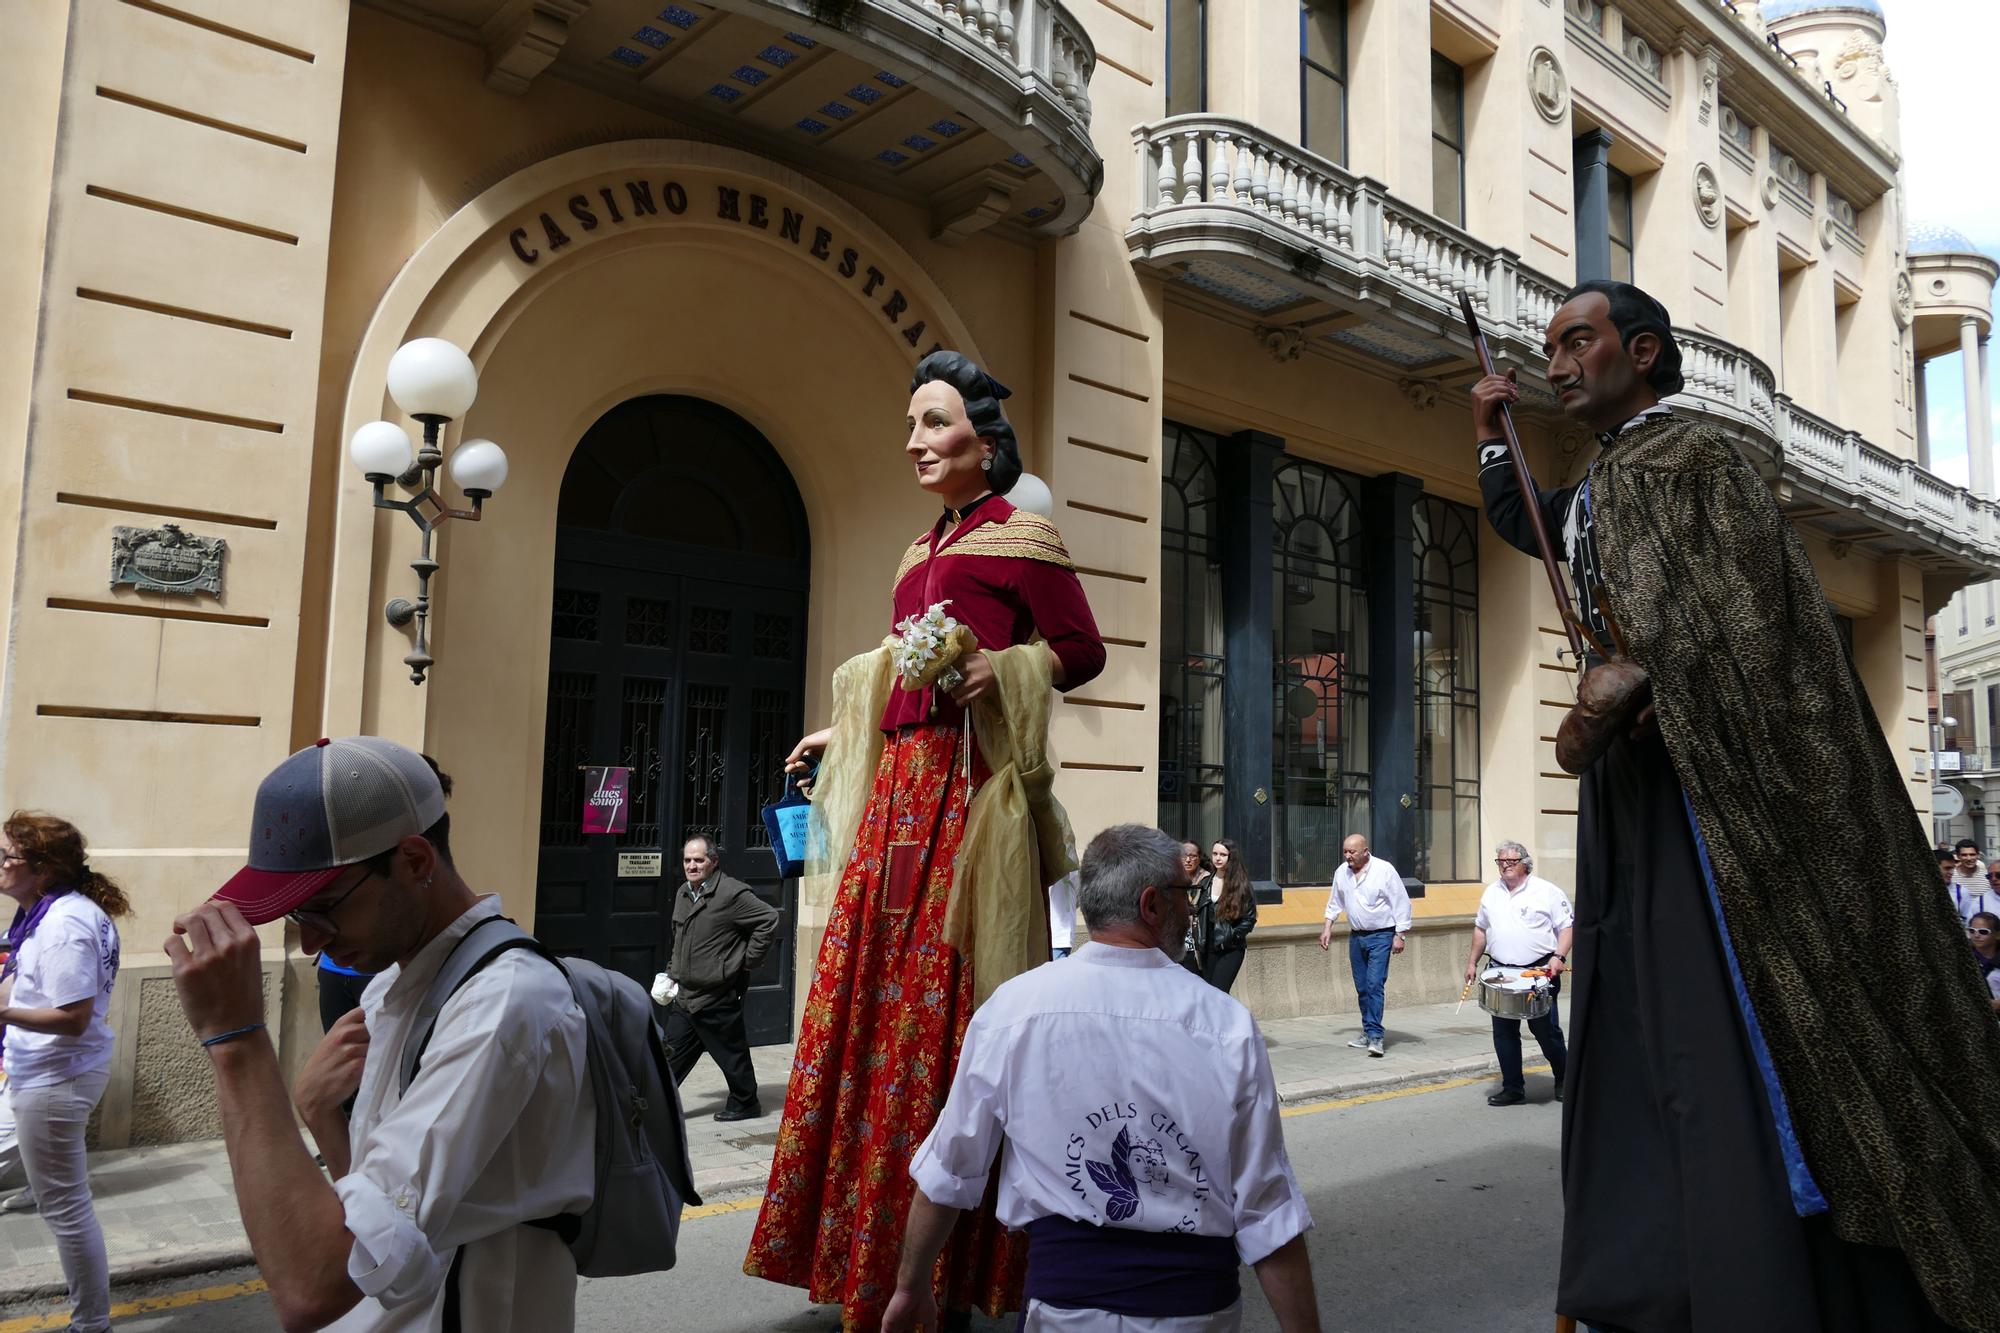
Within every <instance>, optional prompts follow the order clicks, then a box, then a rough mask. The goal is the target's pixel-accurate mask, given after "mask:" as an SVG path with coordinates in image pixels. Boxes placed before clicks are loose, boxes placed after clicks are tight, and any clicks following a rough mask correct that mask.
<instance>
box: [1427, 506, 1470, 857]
mask: <svg viewBox="0 0 2000 1333" xmlns="http://www.w3.org/2000/svg"><path fill="white" fill-rule="evenodd" d="M1410 519H1411V523H1410V529H1411V530H1410V554H1411V558H1412V559H1413V560H1414V561H1415V562H1416V571H1415V572H1416V585H1415V586H1416V630H1417V642H1416V668H1417V680H1416V689H1417V799H1418V801H1419V803H1420V808H1419V810H1418V812H1417V859H1416V865H1415V866H1414V867H1412V869H1411V872H1410V873H1411V874H1413V875H1415V876H1416V877H1417V878H1418V879H1422V880H1430V881H1436V882H1446V881H1453V880H1472V879H1479V878H1481V877H1483V875H1484V867H1483V866H1482V865H1481V864H1480V849H1479V539H1478V535H1477V534H1478V513H1477V511H1475V510H1472V509H1468V508H1467V507H1466V506H1464V505H1459V504H1453V503H1451V502H1450V501H1449V500H1440V499H1438V498H1437V497H1436V496H1430V495H1427V496H1424V497H1423V498H1422V499H1419V500H1418V501H1417V502H1416V504H1415V505H1414V506H1412V509H1411V514H1410Z"/></svg>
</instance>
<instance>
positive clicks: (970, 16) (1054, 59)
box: [908, 0, 1097, 130]
mask: <svg viewBox="0 0 2000 1333" xmlns="http://www.w3.org/2000/svg"><path fill="white" fill-rule="evenodd" d="M908 4H909V6H910V8H912V9H916V10H921V11H922V12H923V13H924V14H925V15H926V16H928V17H929V18H931V19H932V20H934V21H936V22H939V23H943V24H945V25H946V26H947V28H948V29H949V30H950V31H953V32H960V33H964V34H965V35H966V36H967V37H969V38H971V39H972V41H973V42H975V43H977V44H978V45H979V46H980V47H983V48H984V49H985V51H986V52H987V53H988V54H989V55H991V56H994V57H997V58H998V59H1000V60H1001V61H1004V62H1005V63H1007V64H1008V65H1011V66H1013V67H1014V68H1015V69H1017V70H1018V71H1020V73H1021V74H1022V75H1023V76H1025V77H1026V78H1027V79H1028V80H1029V81H1038V82H1040V83H1042V84H1044V85H1046V87H1048V88H1049V89H1051V90H1053V92H1054V94H1055V96H1056V98H1057V99H1058V100H1060V101H1061V102H1062V104H1063V105H1064V106H1066V107H1067V108H1068V109H1069V111H1070V113H1071V114H1073V115H1074V116H1076V118H1077V119H1078V120H1079V121H1080V122H1081V123H1082V125H1083V127H1084V128H1085V129H1086V130H1088V128H1089V126H1090V91H1089V90H1090V76H1091V72H1092V71H1093V70H1094V69H1095V68H1096V65H1097V51H1096V48H1095V47H1093V46H1092V44H1091V41H1090V37H1089V34H1087V33H1086V32H1085V31H1084V28H1083V24H1081V23H1080V22H1078V21H1077V19H1076V16H1075V15H1073V14H1071V13H1070V12H1069V11H1068V10H1067V9H1065V8H1063V6H1062V5H1060V4H1058V3H1055V0H908Z"/></svg>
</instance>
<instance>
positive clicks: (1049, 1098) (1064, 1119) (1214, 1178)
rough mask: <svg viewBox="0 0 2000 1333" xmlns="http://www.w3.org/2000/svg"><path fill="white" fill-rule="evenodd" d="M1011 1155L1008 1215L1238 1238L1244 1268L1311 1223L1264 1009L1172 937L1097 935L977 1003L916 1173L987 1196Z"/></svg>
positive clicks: (936, 1190) (926, 1185)
mask: <svg viewBox="0 0 2000 1333" xmlns="http://www.w3.org/2000/svg"><path fill="white" fill-rule="evenodd" d="M1003 1136H1004V1137H1005V1139H1006V1143H1007V1151H1006V1152H1005V1153H1000V1143H1001V1139H1002V1137H1003ZM996 1154H998V1155H999V1157H1000V1190H999V1200H998V1207H997V1209H996V1212H997V1213H998V1216H999V1218H1000V1220H1001V1221H1002V1222H1004V1223H1006V1224H1007V1225H1008V1226H1009V1227H1016V1228H1018V1227H1023V1226H1026V1225H1027V1224H1028V1223H1029V1222H1032V1221H1033V1220H1035V1219H1036V1218H1038V1217H1067V1218H1073V1219H1075V1220H1078V1221H1082V1222H1088V1223H1090V1224H1092V1225H1095V1226H1123V1227H1129V1228H1131V1229H1133V1230H1135V1231H1154V1232H1159V1231H1180V1232H1185V1233H1187V1234H1190V1235H1197V1236H1232V1237H1234V1238H1235V1241H1236V1252H1237V1254H1238V1255H1239V1256H1240V1257H1241V1258H1242V1260H1243V1262H1244V1263H1246V1264H1254V1263H1256V1262H1257V1261H1258V1260H1260V1259H1262V1258H1264V1257H1265V1256H1267V1255H1269V1254H1270V1253H1271V1252H1272V1251H1274V1250H1276V1249H1277V1248H1278V1247H1279V1246H1281V1245H1283V1244H1284V1243H1285V1242H1287V1241H1289V1240H1291V1239H1292V1238H1293V1237H1294V1236H1297V1235H1299V1234H1301V1233H1303V1232H1305V1231H1307V1230H1310V1229H1311V1227H1312V1214H1311V1213H1310V1212H1309V1211H1308V1210H1307V1208H1306V1200H1305V1194H1304V1192H1303V1191H1301V1190H1300V1189H1299V1182H1298V1179H1297V1177H1295V1176H1294V1175H1293V1174H1292V1163H1291V1159H1290V1158H1288V1157H1287V1156H1286V1155H1285V1136H1284V1131H1283V1129H1282V1127H1281V1124H1280V1122H1279V1120H1278V1090H1277V1085H1276V1084H1275V1083H1273V1081H1272V1079H1271V1060H1270V1056H1269V1055H1268V1054H1267V1053H1266V1051H1265V1049H1264V1038H1263V1034H1262V1033H1260V1032H1259V1031H1258V1030H1257V1022H1256V1020H1255V1019H1253V1018H1251V1017H1250V1011H1249V1010H1248V1009H1245V1008H1244V1007H1243V1006H1242V1005H1241V1004H1240V1003H1238V1002H1237V1001H1235V1000H1233V999H1231V998H1230V997H1229V996H1227V995H1225V994H1224V993H1223V992H1221V991H1219V990H1217V989H1216V988H1215V987H1213V986H1211V985H1209V984H1208V983H1207V982H1205V981H1203V980H1202V979H1201V978H1200V977H1198V976H1196V975H1194V974H1193V973H1192V972H1189V971H1188V970H1187V969H1186V968H1184V967H1182V966H1181V965H1180V964H1178V963H1175V962H1173V961H1172V960H1170V959H1169V958H1168V957H1167V956H1166V955H1165V954H1163V953H1161V952H1160V951H1159V950H1158V949H1125V948H1119V947H1117V946H1115V945H1110V944H1099V943H1097V942H1095V941H1091V942H1089V943H1086V944H1085V945H1083V947H1081V948H1080V949H1078V950H1077V951H1076V952H1075V953H1073V954H1071V955H1070V956H1069V958H1068V959H1066V960H1065V961H1063V962H1061V963H1051V964H1046V965H1044V966H1042V967H1038V968H1035V969H1034V970H1033V971H1031V972H1025V973H1023V974H1022V975H1020V976H1018V977H1015V978H1014V979H1012V980H1011V981H1008V982H1006V983H1005V984H1003V985H1002V986H1001V987H1000V988H999V989H998V990H996V991H994V992H993V996H992V998H991V999H989V1000H987V1002H986V1003H985V1004H983V1005H981V1006H980V1007H979V1008H978V1009H977V1010H976V1011H974V1013H973V1015H972V1021H971V1022H970V1023H968V1024H967V1025H966V1029H965V1046H964V1049H963V1052H962V1053H961V1054H960V1056H959V1060H958V1073H957V1075H956V1077H954V1078H953V1079H952V1082H951V1095H950V1097H949V1098H948V1099H947V1100H946V1101H945V1104H944V1110H943V1111H941V1112H939V1114H938V1120H937V1124H936V1125H935V1126H934V1127H933V1128H932V1130H931V1132H930V1135H929V1136H928V1137H927V1138H925V1139H924V1141H923V1143H922V1144H921V1145H920V1146H919V1147H918V1148H917V1153H916V1156H915V1158H914V1159H912V1161H911V1162H910V1177H911V1179H913V1180H915V1181H916V1183H917V1188H919V1189H921V1190H922V1191H923V1192H924V1196H925V1197H926V1198H928V1199H930V1200H931V1202H933V1203H937V1204H942V1205H944V1206H946V1207H950V1208H976V1207H978V1206H979V1203H980V1201H981V1200H982V1199H983V1198H984V1197H985V1195H986V1180H987V1176H988V1174H989V1173H990V1172H991V1171H992V1169H993V1159H994V1156H995V1155H996ZM1114 1214H1116V1215H1114Z"/></svg>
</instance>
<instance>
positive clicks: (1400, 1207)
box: [0, 1074, 1561, 1333]
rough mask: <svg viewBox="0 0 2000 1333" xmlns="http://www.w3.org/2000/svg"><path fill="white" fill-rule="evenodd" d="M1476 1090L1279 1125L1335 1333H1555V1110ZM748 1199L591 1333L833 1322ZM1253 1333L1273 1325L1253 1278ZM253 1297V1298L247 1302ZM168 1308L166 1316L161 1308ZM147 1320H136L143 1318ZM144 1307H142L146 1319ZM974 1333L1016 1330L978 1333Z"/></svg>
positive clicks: (239, 1300) (224, 1282) (243, 1317)
mask: <svg viewBox="0 0 2000 1333" xmlns="http://www.w3.org/2000/svg"><path fill="white" fill-rule="evenodd" d="M1494 1086H1495V1085H1494V1084H1493V1083H1492V1082H1490V1081H1481V1082H1477V1083H1472V1084H1466V1085H1460V1086H1445V1087H1440V1088H1433V1089H1418V1090H1411V1091H1405V1092H1402V1093H1398V1094H1389V1095H1387V1096H1382V1097H1378V1098H1376V1099H1373V1100H1367V1101H1361V1102H1358V1103H1326V1104H1322V1105H1319V1106H1307V1107H1301V1108H1297V1109H1296V1110H1294V1111H1292V1112H1290V1113H1289V1114H1288V1116H1287V1119H1286V1121H1285V1140H1286V1144H1287V1147H1288V1150H1289V1151H1290V1153H1291V1156H1292V1165H1293V1169H1294V1170H1295V1171H1296V1172H1297V1174H1298V1177H1299V1179H1300V1181H1301V1182H1303V1184H1304V1185H1305V1188H1306V1191H1307V1194H1308V1197H1309V1198H1310V1200H1311V1204H1312V1210H1313V1217H1314V1220H1315V1222H1316V1224H1317V1225H1316V1226H1315V1228H1314V1230H1313V1232H1312V1235H1311V1239H1310V1245H1311V1250H1312V1256H1313V1271H1314V1275H1315V1277H1316V1279H1317V1284H1318V1292H1319V1302H1320V1310H1321V1320H1322V1324H1323V1326H1324V1328H1325V1329H1326V1330H1327V1333H1343V1331H1347V1333H1363V1331H1364V1330H1366V1331H1367V1333H1380V1331H1381V1330H1412V1331H1413V1333H1414V1331H1416V1330H1422V1331H1423V1333H1548V1330H1549V1329H1550V1328H1551V1327H1553V1325H1554V1317H1553V1314H1552V1311H1553V1309H1554V1298H1555V1278H1556V1272H1555V1266H1556V1257H1555V1256H1556V1241H1557V1237H1558V1235H1559V1233H1560V1229H1561V1217H1560V1214H1561V1205H1560V1200H1559V1195H1558V1189H1557V1160H1556V1150H1557V1134H1558V1118H1559V1116H1558V1113H1559V1111H1560V1108H1559V1107H1557V1106H1555V1105H1554V1104H1553V1103H1552V1102H1550V1101H1548V1097H1549V1084H1548V1079H1547V1077H1546V1075H1539V1076H1538V1075H1535V1074H1530V1075H1529V1079H1528V1091H1529V1096H1530V1098H1531V1099H1532V1100H1531V1101H1530V1103H1529V1104H1528V1105H1527V1106H1523V1107H1515V1108H1511V1109H1507V1110H1493V1109H1490V1108H1488V1107H1487V1105H1486V1094H1487V1093H1488V1092H1490V1091H1492V1089H1493V1087H1494ZM755 1219H756V1212H755V1203H754V1200H737V1201H735V1202H734V1204H732V1203H731V1202H730V1201H724V1202H723V1203H722V1204H721V1205H719V1206H715V1205H711V1209H705V1210H703V1213H702V1215H700V1216H696V1217H692V1218H690V1219H689V1220H688V1221H687V1222H686V1224H685V1225H684V1226H683V1228H682V1231H681V1261H680V1266H679V1267H678V1268H676V1269H675V1270H674V1271H673V1272H672V1273H665V1274H658V1275H653V1276H648V1277H638V1278H619V1279H615V1280H607V1281H599V1282H585V1283H583V1284H582V1286H581V1289H580V1291H579V1294H578V1299H577V1327H578V1328H579V1329H580V1330H585V1331H586V1333H600V1331H601V1333H667V1331H670V1333H822V1331H823V1330H824V1331H828V1333H830V1331H832V1330H837V1329H838V1328H839V1327H840V1320H839V1318H838V1313H837V1311H834V1310H832V1309H831V1308H827V1307H812V1306H808V1305H806V1304H805V1302H804V1299H803V1295H802V1293H800V1292H797V1291H794V1290H791V1289H789V1288H784V1287H777V1286H773V1285H771V1284H769V1283H765V1282H759V1281H756V1280H753V1279H751V1278H746V1277H744V1276H743V1275H742V1272H741V1264H742V1261H743V1252H744V1249H745V1247H746V1246H747V1244H748V1242H749V1239H750V1229H751V1226H752V1224H753V1223H754V1221H755ZM255 1279H256V1274H255V1272H254V1271H250V1270H242V1271H237V1272H230V1273H210V1274H205V1275H203V1276H201V1277H198V1278H189V1279H184V1280H180V1281H176V1282H171V1283H162V1284H159V1285H158V1286H155V1287H150V1288H145V1289H124V1290H120V1291H117V1292H114V1293H113V1303H114V1305H115V1306H117V1307H118V1308H117V1309H116V1310H114V1315H115V1318H114V1320H113V1327H114V1328H116V1329H117V1330H119V1333H168V1331H169V1330H172V1331H173V1333H194V1331H195V1330H200V1333H266V1331H267V1330H272V1329H275V1328H277V1321H276V1320H275V1319H274V1318H272V1315H271V1310H270V1305H269V1302H268V1300H267V1299H266V1298H265V1297H264V1296H263V1295H262V1293H261V1291H260V1290H258V1289H256V1283H255ZM1244 1282H1245V1311H1246V1316H1245V1319H1244V1327H1245V1329H1246V1330H1275V1329H1276V1328H1277V1323H1276V1321H1275V1320H1274V1319H1273V1318H1272V1317H1271V1313H1270V1310H1269V1308H1268V1307H1267V1306H1266V1305H1265V1304H1264V1300H1263V1297H1262V1295H1261V1294H1259V1293H1258V1292H1257V1291H1256V1290H1255V1280H1254V1278H1253V1277H1252V1275H1251V1274H1249V1273H1248V1272H1247V1271H1246V1273H1245V1274H1244ZM245 1284H248V1287H249V1289H247V1290H246V1289H245ZM169 1302H171V1303H172V1305H171V1307H170V1308H161V1307H162V1306H163V1305H166V1304H167V1303H169ZM135 1307H142V1308H135ZM147 1307H149V1308H147ZM49 1310H50V1307H49V1306H48V1305H47V1304H46V1303H44V1304H39V1305H36V1306H32V1307H28V1306H15V1307H7V1308H4V1309H0V1333H31V1330H42V1329H60V1328H62V1327H63V1326H64V1322H63V1319H62V1315H61V1314H60V1313H53V1314H51V1313H49ZM975 1327H976V1328H978V1329H979V1330H981V1333H1000V1330H1010V1329H1012V1328H1013V1327H1014V1320H1013V1319H1011V1318H1009V1319H1004V1320H998V1319H996V1320H980V1321H978V1322H977V1323H976V1325H975Z"/></svg>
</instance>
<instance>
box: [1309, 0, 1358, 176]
mask: <svg viewBox="0 0 2000 1333" xmlns="http://www.w3.org/2000/svg"><path fill="white" fill-rule="evenodd" d="M1299 126H1300V129H1299V139H1300V142H1302V143H1303V144H1304V145H1305V146H1306V147H1307V148H1310V149H1312V151H1313V152H1315V153H1318V154H1319V155H1320V156H1321V157H1325V158H1331V159H1332V160H1333V161H1335V162H1338V163H1340V164H1341V165H1343V166H1345V165H1346V164H1347V4H1346V0H1306V2H1305V3H1304V4H1302V5H1300V6H1299Z"/></svg>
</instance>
